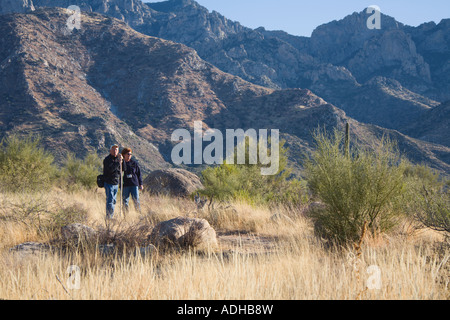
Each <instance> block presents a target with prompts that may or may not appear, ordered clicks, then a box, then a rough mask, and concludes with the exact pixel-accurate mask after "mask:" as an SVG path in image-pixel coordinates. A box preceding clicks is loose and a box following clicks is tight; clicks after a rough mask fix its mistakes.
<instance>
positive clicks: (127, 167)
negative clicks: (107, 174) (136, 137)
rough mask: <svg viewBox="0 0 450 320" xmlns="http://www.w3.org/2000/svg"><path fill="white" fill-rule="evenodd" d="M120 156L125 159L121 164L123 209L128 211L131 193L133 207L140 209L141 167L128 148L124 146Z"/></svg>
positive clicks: (142, 186) (142, 187) (142, 188)
mask: <svg viewBox="0 0 450 320" xmlns="http://www.w3.org/2000/svg"><path fill="white" fill-rule="evenodd" d="M122 156H123V158H124V160H125V164H124V166H123V171H124V176H123V203H124V205H125V210H127V211H128V209H129V207H128V203H129V201H130V195H131V197H132V198H133V201H134V207H135V208H136V210H138V211H141V205H140V202H139V190H144V185H143V184H142V176H141V169H140V168H139V164H138V163H137V161H135V160H133V159H131V157H132V156H133V153H132V150H131V149H130V148H124V149H123V150H122Z"/></svg>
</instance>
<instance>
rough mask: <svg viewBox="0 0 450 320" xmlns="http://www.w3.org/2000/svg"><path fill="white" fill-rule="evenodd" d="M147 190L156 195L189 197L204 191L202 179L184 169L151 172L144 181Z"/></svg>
mask: <svg viewBox="0 0 450 320" xmlns="http://www.w3.org/2000/svg"><path fill="white" fill-rule="evenodd" d="M144 185H145V187H146V190H149V191H150V193H151V194H154V195H168V196H173V197H189V196H190V195H191V194H192V193H194V192H195V191H197V190H200V189H203V185H202V182H201V181H200V178H199V177H198V176H197V175H195V174H194V173H192V172H189V171H187V170H184V169H164V170H156V171H153V172H151V173H150V174H149V175H148V176H147V178H146V179H145V180H144Z"/></svg>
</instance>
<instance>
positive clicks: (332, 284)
mask: <svg viewBox="0 0 450 320" xmlns="http://www.w3.org/2000/svg"><path fill="white" fill-rule="evenodd" d="M315 139H316V143H317V148H316V151H315V153H313V154H312V155H310V156H308V157H307V159H305V176H304V178H303V179H298V180H294V181H295V185H294V186H297V183H298V185H299V186H301V188H299V189H298V190H300V191H301V192H302V193H301V194H300V196H299V197H291V198H286V199H284V200H283V201H276V200H272V197H274V198H276V197H277V195H276V193H273V194H272V195H270V196H269V197H264V196H262V195H264V194H262V195H259V196H253V195H252V194H251V193H249V192H247V193H244V194H242V193H235V192H234V191H233V190H232V191H233V192H229V193H225V192H223V193H216V195H217V198H216V199H217V200H213V202H212V203H211V205H205V206H203V207H202V208H199V207H198V206H197V205H196V204H195V203H194V201H193V199H191V198H173V197H165V196H152V195H150V193H148V192H143V193H142V195H141V211H137V210H134V208H133V207H132V208H131V210H130V211H128V212H127V213H126V214H125V213H122V215H120V214H118V215H117V217H116V219H115V221H113V222H106V221H105V195H104V192H103V190H102V189H97V188H96V187H95V185H94V184H91V182H90V181H91V178H92V179H93V181H95V176H96V174H97V172H98V171H96V170H98V169H99V163H98V162H96V161H97V160H95V159H88V158H85V159H78V160H77V159H75V158H73V157H70V156H69V157H68V158H67V159H66V161H65V162H64V163H63V164H62V166H61V167H56V166H55V165H54V164H53V162H52V161H53V159H52V158H51V155H50V154H49V153H47V152H45V151H44V150H42V149H40V148H39V145H38V142H37V141H38V140H34V139H31V138H29V139H28V138H27V139H25V140H24V139H18V138H14V139H8V140H6V139H5V140H3V142H2V147H1V148H2V149H1V152H0V157H2V161H1V162H0V163H1V164H2V165H3V166H2V167H0V170H1V171H0V173H1V176H2V181H6V182H5V183H3V184H2V187H1V192H0V229H1V231H0V298H2V299H188V300H191V299H224V300H227V299H263V300H278V299H287V300H290V299H348V300H354V299H361V300H365V299H433V300H437V299H443V300H445V299H448V298H449V297H450V294H449V275H450V266H449V263H448V260H449V257H450V247H449V240H448V231H449V229H448V223H449V192H448V186H446V180H445V179H444V178H443V177H442V176H441V175H439V174H437V173H435V172H433V171H432V170H431V169H429V168H426V167H421V166H413V165H411V164H409V163H408V162H407V161H404V160H402V159H401V157H399V155H398V152H397V151H396V149H395V144H394V143H392V142H391V141H389V140H388V139H385V140H383V141H382V143H381V144H379V145H377V146H374V148H372V149H370V150H369V149H358V148H357V147H356V146H354V145H353V144H352V145H349V144H348V143H346V141H348V140H346V137H345V135H343V134H340V133H339V132H334V133H326V132H320V131H318V132H316V134H315ZM13 147H14V148H15V149H14V156H15V157H18V158H15V159H16V161H17V162H15V163H21V164H22V165H23V167H17V170H22V171H17V172H14V173H12V172H11V171H14V170H16V169H15V168H16V166H9V167H8V166H6V165H4V163H5V161H7V159H11V156H12V154H10V153H9V152H11V150H12V149H11V148H13ZM30 152H35V153H32V154H33V157H31V156H30ZM21 155H22V156H23V158H20V156H21ZM28 159H30V163H28V162H27V161H28ZM31 159H32V160H31ZM40 159H44V160H46V161H44V162H43V163H40ZM33 163H34V164H33ZM280 167H282V166H280ZM33 170H36V171H33ZM207 170H208V171H207V174H206V176H208V173H209V174H210V177H213V178H214V179H212V180H211V181H214V182H215V184H214V183H211V184H208V183H206V184H205V185H206V190H207V191H206V193H205V195H208V196H212V195H214V193H209V194H208V192H213V190H222V189H220V188H217V189H214V188H212V187H211V188H208V186H216V187H217V186H222V185H221V184H219V182H220V180H221V179H222V178H223V179H230V175H228V174H225V173H224V174H223V176H221V174H222V173H223V172H222V170H230V172H232V173H233V174H232V175H231V177H234V178H233V179H238V180H239V179H243V177H245V176H247V177H248V178H249V179H253V178H255V176H252V173H251V168H233V167H230V166H226V165H224V166H223V167H217V168H213V169H207ZM212 170H215V171H212ZM233 170H234V171H233ZM240 170H243V171H242V172H240ZM243 172H244V173H243ZM255 172H257V170H255ZM37 173H43V176H42V177H41V178H42V180H36V179H35V178H34V177H32V174H37ZM281 173H282V172H281V171H280V175H279V176H278V177H273V178H272V179H271V180H269V181H263V182H261V181H259V183H261V184H262V185H260V186H259V188H260V189H258V190H270V189H265V188H267V186H264V184H263V183H267V184H275V185H277V184H276V183H278V186H279V189H282V188H283V187H286V186H289V183H290V181H291V178H290V175H281ZM13 174H14V175H17V177H20V179H18V180H15V181H21V182H20V184H18V185H14V184H10V183H9V182H11V181H10V180H8V179H7V177H8V176H9V177H10V176H11V175H13ZM21 175H23V176H21ZM86 175H90V176H91V178H86ZM255 175H256V173H255ZM221 177H222V178H221ZM281 177H282V178H281ZM277 178H278V179H279V180H277ZM225 181H228V180H225ZM255 181H256V180H255ZM68 184H70V185H71V186H72V187H71V188H68V187H67V185H68ZM44 186H45V187H44ZM286 188H287V187H286ZM290 188H293V187H290ZM289 190H295V189H289ZM247 191H254V190H253V189H252V188H248V190H247ZM220 194H222V195H228V196H223V197H221V196H220ZM290 199H291V200H290ZM180 216H183V217H192V218H202V219H205V220H207V221H208V222H209V223H210V225H211V226H212V227H213V228H214V229H215V230H216V232H217V239H218V243H217V245H216V246H210V247H201V248H200V247H196V246H195V245H188V246H185V247H176V248H172V249H170V250H168V249H165V250H163V249H160V248H154V249H153V248H151V247H150V246H149V243H148V235H149V234H150V233H151V231H152V228H153V227H154V226H155V225H157V224H158V223H160V222H162V221H167V220H169V219H173V218H176V217H180ZM74 223H80V224H82V225H85V226H88V227H90V228H92V230H95V232H96V236H95V237H94V238H91V239H88V238H86V239H84V238H81V237H80V238H77V239H71V241H68V239H67V238H65V237H64V234H63V227H64V226H67V225H70V224H74ZM30 242H34V243H39V244H42V245H43V246H44V247H45V248H46V249H45V250H36V251H33V252H32V253H30V252H25V251H21V250H15V249H17V247H15V246H17V245H18V244H23V243H30ZM49 248H50V249H49ZM11 249H13V250H11ZM71 266H76V267H77V268H78V270H79V272H78V273H77V276H79V278H78V281H79V283H78V286H76V288H73V287H71V286H70V283H72V282H70V280H71V279H72V277H73V273H72V274H71V273H69V271H70V270H71Z"/></svg>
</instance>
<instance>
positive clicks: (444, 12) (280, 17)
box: [144, 0, 450, 37]
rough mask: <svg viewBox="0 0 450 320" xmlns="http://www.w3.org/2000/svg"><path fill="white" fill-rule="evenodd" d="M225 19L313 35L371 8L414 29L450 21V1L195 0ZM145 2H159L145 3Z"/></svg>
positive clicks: (295, 33)
mask: <svg viewBox="0 0 450 320" xmlns="http://www.w3.org/2000/svg"><path fill="white" fill-rule="evenodd" d="M196 1H197V2H198V3H199V4H201V5H202V6H204V7H206V8H208V9H209V11H212V10H215V11H217V12H219V13H221V14H222V15H224V16H225V17H226V18H228V19H231V20H234V21H239V22H240V23H241V24H242V25H244V26H246V27H250V28H258V27H261V26H263V27H265V28H266V29H267V30H284V31H286V32H288V33H290V34H294V35H300V36H308V37H309V36H310V35H311V32H312V31H313V30H314V29H315V28H316V27H317V26H319V25H321V24H323V23H327V22H330V21H333V20H339V19H342V18H344V17H345V16H347V15H349V14H352V13H353V12H355V11H357V12H360V11H362V10H363V9H364V8H367V7H368V6H370V5H377V6H378V7H380V9H381V12H382V13H384V14H387V15H389V16H391V17H394V18H395V19H396V20H397V21H399V22H402V23H404V24H407V25H411V26H418V25H420V24H422V23H424V22H429V21H434V22H436V23H439V22H440V21H441V19H444V18H450V0H427V1H424V0H420V1H419V0H409V1H408V0H370V1H367V2H366V1H361V0H342V1H339V0H334V1H333V0H307V1H304V0H196ZM144 2H159V1H150V0H144Z"/></svg>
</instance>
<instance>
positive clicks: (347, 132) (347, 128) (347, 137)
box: [344, 122, 350, 157]
mask: <svg viewBox="0 0 450 320" xmlns="http://www.w3.org/2000/svg"><path fill="white" fill-rule="evenodd" d="M344 148H345V149H344V150H345V155H346V156H347V157H350V124H349V123H348V122H347V124H346V125H345V147H344Z"/></svg>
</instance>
